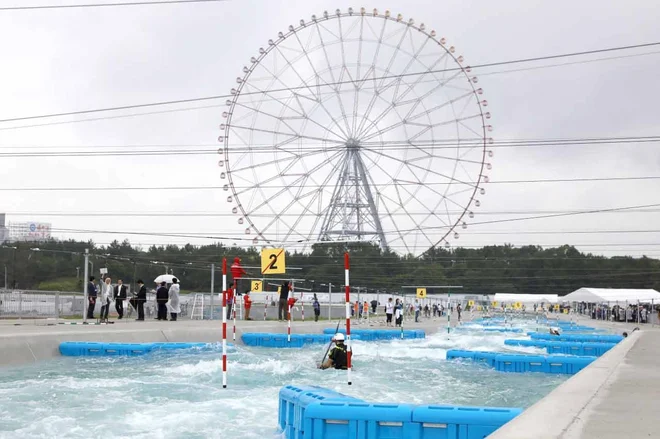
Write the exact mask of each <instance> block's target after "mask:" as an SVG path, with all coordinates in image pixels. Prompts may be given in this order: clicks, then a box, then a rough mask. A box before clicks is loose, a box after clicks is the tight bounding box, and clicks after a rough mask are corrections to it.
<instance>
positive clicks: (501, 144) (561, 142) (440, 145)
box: [0, 106, 660, 154]
mask: <svg viewBox="0 0 660 439" xmlns="http://www.w3.org/2000/svg"><path fill="white" fill-rule="evenodd" d="M214 107H215V106H214ZM658 142H660V136H625V137H577V138H572V139H568V138H564V139H499V140H493V141H492V143H491V142H490V141H489V140H487V145H486V146H487V148H488V149H496V148H520V147H530V148H532V147H544V146H584V145H587V146H588V145H610V144H614V145H618V144H624V145H627V144H646V143H651V144H654V143H658ZM483 144H484V140H483V138H476V137H475V138H470V139H460V141H459V139H433V140H432V141H415V142H412V141H410V140H399V141H396V140H390V141H383V142H365V143H364V145H365V146H370V147H381V146H387V147H390V146H397V145H400V146H432V147H433V148H434V149H450V150H452V149H460V148H467V147H470V146H481V145H483ZM296 145H297V146H296V150H298V148H300V147H303V150H304V151H313V150H314V149H311V148H310V147H320V146H325V145H322V144H320V143H317V142H303V141H301V142H298V143H296ZM203 147H211V148H213V149H212V151H217V148H218V147H221V146H220V145H219V144H217V143H213V144H210V143H200V144H150V145H136V144H123V145H34V144H31V145H0V149H21V150H23V149H65V148H69V149H96V148H100V149H101V148H127V149H139V148H160V149H156V150H155V151H156V152H158V151H169V149H167V148H203ZM230 148H231V150H230V152H232V153H233V152H251V151H255V150H256V151H261V150H266V151H269V152H271V151H276V150H278V149H275V148H274V147H273V145H272V143H252V144H250V145H249V146H247V145H246V146H241V147H235V146H231V147H230ZM183 151H189V150H188V149H183ZM202 151H211V150H202ZM72 153H75V154H78V153H79V151H74V152H72Z"/></svg>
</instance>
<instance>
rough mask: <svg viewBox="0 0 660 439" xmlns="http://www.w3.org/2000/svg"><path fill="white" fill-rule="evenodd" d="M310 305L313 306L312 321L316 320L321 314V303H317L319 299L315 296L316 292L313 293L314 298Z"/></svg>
mask: <svg viewBox="0 0 660 439" xmlns="http://www.w3.org/2000/svg"><path fill="white" fill-rule="evenodd" d="M312 307H313V308H314V321H315V322H318V321H319V316H320V315H321V304H320V303H319V299H318V298H317V297H316V293H314V299H313V300H312Z"/></svg>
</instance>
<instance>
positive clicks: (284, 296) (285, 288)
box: [277, 280, 291, 322]
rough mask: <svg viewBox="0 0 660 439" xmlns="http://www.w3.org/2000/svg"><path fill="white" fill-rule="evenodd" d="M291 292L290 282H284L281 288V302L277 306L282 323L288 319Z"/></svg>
mask: <svg viewBox="0 0 660 439" xmlns="http://www.w3.org/2000/svg"><path fill="white" fill-rule="evenodd" d="M289 291H291V287H290V286H289V281H288V280H287V281H284V283H283V284H282V285H281V286H280V301H279V303H278V306H277V318H278V320H279V321H280V322H281V321H283V320H285V319H286V313H287V301H288V299H289Z"/></svg>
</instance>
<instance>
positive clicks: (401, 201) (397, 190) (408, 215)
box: [395, 185, 433, 245]
mask: <svg viewBox="0 0 660 439" xmlns="http://www.w3.org/2000/svg"><path fill="white" fill-rule="evenodd" d="M395 188H396V194H397V197H398V198H399V202H400V203H401V204H402V205H405V204H407V203H406V202H404V200H403V198H402V197H401V193H400V192H399V186H398V185H397V186H395ZM402 189H403V190H405V188H402ZM406 192H408V191H406ZM408 194H409V195H410V197H411V198H414V199H415V201H417V203H418V204H422V205H423V206H426V203H420V202H419V200H418V199H417V198H416V197H415V196H413V195H412V194H410V193H409V192H408ZM404 212H405V213H406V216H407V217H408V219H409V220H410V221H412V223H413V224H415V228H416V230H419V232H421V234H422V235H423V236H424V238H426V240H427V241H428V242H429V244H431V245H433V241H432V240H431V239H430V238H429V237H428V235H427V234H426V232H425V231H424V229H423V228H422V227H421V226H420V225H419V224H418V223H417V221H416V220H415V218H414V217H413V216H412V215H410V214H409V213H408V210H406V209H404Z"/></svg>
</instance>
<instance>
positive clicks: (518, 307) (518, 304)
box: [514, 302, 522, 309]
mask: <svg viewBox="0 0 660 439" xmlns="http://www.w3.org/2000/svg"><path fill="white" fill-rule="evenodd" d="M514 308H516V309H521V308H522V303H520V302H516V303H515V304H514Z"/></svg>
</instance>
